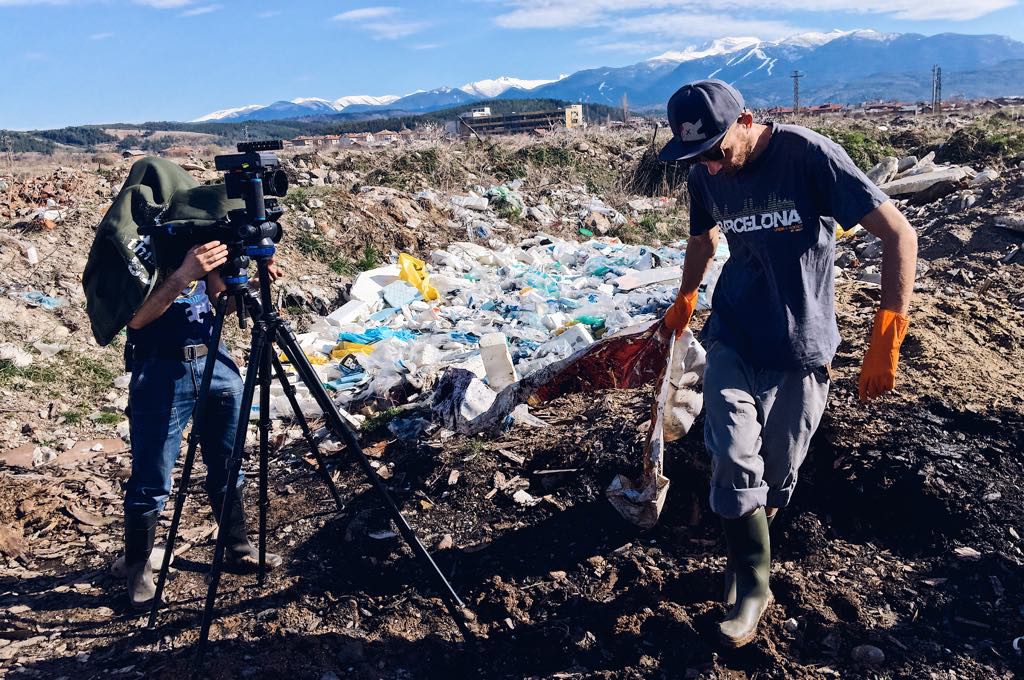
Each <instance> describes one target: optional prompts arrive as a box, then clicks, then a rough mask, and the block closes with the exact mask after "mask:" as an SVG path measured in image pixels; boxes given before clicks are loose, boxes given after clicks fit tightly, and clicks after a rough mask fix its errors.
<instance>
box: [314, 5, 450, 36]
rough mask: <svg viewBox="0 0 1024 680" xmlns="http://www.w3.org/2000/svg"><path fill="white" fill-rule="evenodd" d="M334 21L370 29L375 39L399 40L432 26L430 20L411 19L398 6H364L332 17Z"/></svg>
mask: <svg viewBox="0 0 1024 680" xmlns="http://www.w3.org/2000/svg"><path fill="white" fill-rule="evenodd" d="M331 20H332V21H339V22H345V23H351V24H353V25H355V26H356V27H358V28H361V29H363V30H364V31H368V32H369V33H370V35H371V36H372V37H373V38H374V40H399V39H400V38H405V37H408V36H410V35H413V34H414V33H419V32H420V31H422V30H423V29H425V28H427V27H428V26H430V22H428V21H409V20H406V19H405V18H404V17H403V14H402V12H401V10H399V9H398V8H397V7H390V6H380V7H362V8H360V9H352V10H349V11H347V12H342V13H341V14H336V15H334V16H333V17H331Z"/></svg>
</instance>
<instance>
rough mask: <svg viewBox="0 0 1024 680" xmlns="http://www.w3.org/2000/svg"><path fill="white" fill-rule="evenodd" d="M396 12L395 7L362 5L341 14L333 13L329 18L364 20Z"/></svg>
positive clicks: (335, 19)
mask: <svg viewBox="0 0 1024 680" xmlns="http://www.w3.org/2000/svg"><path fill="white" fill-rule="evenodd" d="M397 12H398V8H397V7H362V8H360V9H351V10H349V11H347V12H342V13H341V14H335V15H334V16H333V17H331V19H333V20H334V21H366V20H367V19H380V18H382V17H389V16H392V15H393V14H396V13H397Z"/></svg>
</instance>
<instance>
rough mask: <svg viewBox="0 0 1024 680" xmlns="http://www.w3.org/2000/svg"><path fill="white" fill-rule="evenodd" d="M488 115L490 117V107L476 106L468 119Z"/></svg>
mask: <svg viewBox="0 0 1024 680" xmlns="http://www.w3.org/2000/svg"><path fill="white" fill-rule="evenodd" d="M489 115H491V107H490V106H478V107H476V108H475V109H473V110H472V111H470V112H469V117H470V118H484V117H486V116H489Z"/></svg>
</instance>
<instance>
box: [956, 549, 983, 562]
mask: <svg viewBox="0 0 1024 680" xmlns="http://www.w3.org/2000/svg"><path fill="white" fill-rule="evenodd" d="M953 552H954V553H956V556H957V557H959V558H961V559H964V560H977V559H980V558H981V553H980V552H978V551H977V550H975V549H974V548H970V547H967V546H964V547H960V548H955V549H954V550H953Z"/></svg>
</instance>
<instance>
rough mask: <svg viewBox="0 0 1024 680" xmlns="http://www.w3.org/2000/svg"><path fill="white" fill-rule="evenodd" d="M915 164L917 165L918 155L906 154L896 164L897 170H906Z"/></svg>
mask: <svg viewBox="0 0 1024 680" xmlns="http://www.w3.org/2000/svg"><path fill="white" fill-rule="evenodd" d="M915 165H917V156H904V157H903V158H901V159H900V164H899V165H898V166H896V172H906V171H907V170H910V168H912V167H914V166H915Z"/></svg>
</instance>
